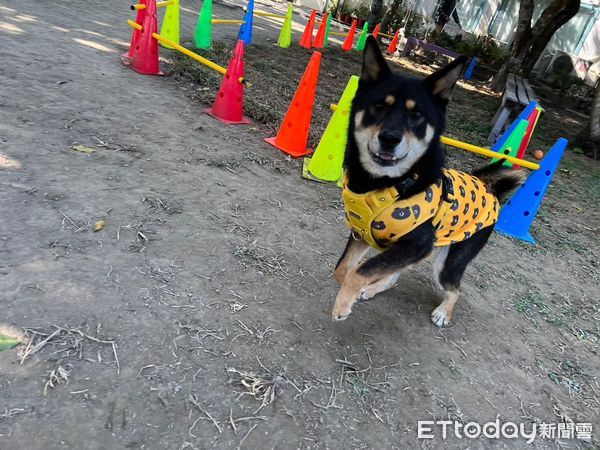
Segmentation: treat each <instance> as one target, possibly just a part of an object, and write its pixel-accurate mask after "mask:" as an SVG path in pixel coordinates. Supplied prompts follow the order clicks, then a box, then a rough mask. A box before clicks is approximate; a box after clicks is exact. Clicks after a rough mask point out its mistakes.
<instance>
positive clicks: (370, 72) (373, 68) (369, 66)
mask: <svg viewBox="0 0 600 450" xmlns="http://www.w3.org/2000/svg"><path fill="white" fill-rule="evenodd" d="M390 73H391V70H390V68H389V66H388V65H387V62H386V61H385V58H384V57H383V55H382V54H381V50H380V49H379V44H377V40H376V39H375V38H374V37H373V36H368V37H367V42H366V43H365V50H364V52H363V66H362V73H361V75H360V79H361V80H362V81H365V82H367V83H374V82H376V81H379V80H381V79H382V78H383V77H385V76H387V75H389V74H390Z"/></svg>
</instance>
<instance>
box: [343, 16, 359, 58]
mask: <svg viewBox="0 0 600 450" xmlns="http://www.w3.org/2000/svg"><path fill="white" fill-rule="evenodd" d="M355 32H356V19H354V20H353V21H352V25H350V31H348V36H346V40H345V41H344V43H343V44H342V50H344V51H345V52H348V51H350V50H352V47H354V33H355Z"/></svg>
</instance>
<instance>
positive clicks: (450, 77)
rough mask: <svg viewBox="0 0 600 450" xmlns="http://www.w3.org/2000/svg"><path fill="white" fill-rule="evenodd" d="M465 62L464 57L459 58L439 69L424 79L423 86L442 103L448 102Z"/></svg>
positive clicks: (465, 58)
mask: <svg viewBox="0 0 600 450" xmlns="http://www.w3.org/2000/svg"><path fill="white" fill-rule="evenodd" d="M466 62H467V57H466V56H463V55H461V56H459V57H458V58H456V59H455V60H454V61H452V62H451V63H450V64H448V65H447V66H446V67H443V68H441V69H440V70H438V71H437V72H434V73H432V74H431V75H429V76H428V77H427V78H425V85H426V86H427V87H428V88H429V89H430V90H431V92H433V95H435V96H436V97H438V98H439V99H440V100H442V101H443V102H444V103H447V102H448V100H450V94H452V89H453V88H454V85H455V84H456V82H457V81H458V79H459V78H460V75H461V74H462V71H463V69H464V67H465V64H466Z"/></svg>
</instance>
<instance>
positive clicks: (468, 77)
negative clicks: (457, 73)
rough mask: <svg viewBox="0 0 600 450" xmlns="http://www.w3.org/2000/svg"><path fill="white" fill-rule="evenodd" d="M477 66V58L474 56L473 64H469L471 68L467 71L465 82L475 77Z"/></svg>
mask: <svg viewBox="0 0 600 450" xmlns="http://www.w3.org/2000/svg"><path fill="white" fill-rule="evenodd" d="M475 64H477V58H475V57H474V56H473V57H472V58H471V62H470V63H469V67H467V70H465V77H464V78H465V80H470V79H471V77H472V76H473V70H475Z"/></svg>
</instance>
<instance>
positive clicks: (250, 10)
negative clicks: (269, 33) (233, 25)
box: [238, 0, 254, 45]
mask: <svg viewBox="0 0 600 450" xmlns="http://www.w3.org/2000/svg"><path fill="white" fill-rule="evenodd" d="M253 17H254V0H249V1H248V7H247V8H246V14H245V15H244V23H243V24H242V25H241V26H240V31H239V33H238V40H240V39H241V40H242V41H244V44H245V45H250V44H252V19H253Z"/></svg>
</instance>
